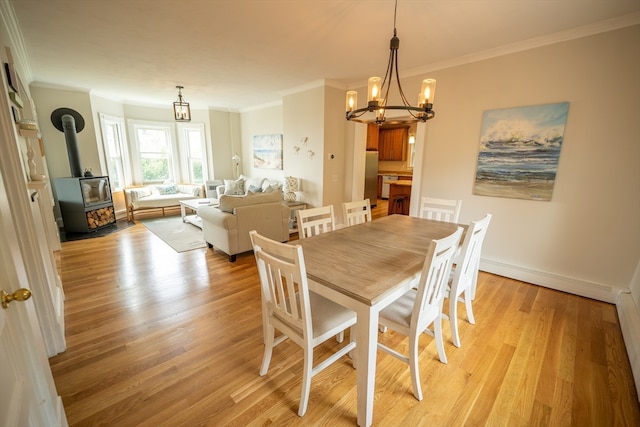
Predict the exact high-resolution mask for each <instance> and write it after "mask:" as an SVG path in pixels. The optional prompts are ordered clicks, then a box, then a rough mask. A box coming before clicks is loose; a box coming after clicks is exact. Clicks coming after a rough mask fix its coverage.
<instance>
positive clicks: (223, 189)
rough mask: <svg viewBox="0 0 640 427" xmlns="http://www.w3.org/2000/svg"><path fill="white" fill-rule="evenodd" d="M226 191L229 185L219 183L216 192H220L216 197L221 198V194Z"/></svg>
mask: <svg viewBox="0 0 640 427" xmlns="http://www.w3.org/2000/svg"><path fill="white" fill-rule="evenodd" d="M225 191H227V187H225V186H224V184H222V185H218V186H217V187H216V193H217V194H218V197H216V199H220V196H222V195H223V194H224V192H225Z"/></svg>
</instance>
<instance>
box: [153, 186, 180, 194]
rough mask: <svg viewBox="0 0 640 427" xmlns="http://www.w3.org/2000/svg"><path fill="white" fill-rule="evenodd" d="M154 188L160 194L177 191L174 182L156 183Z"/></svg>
mask: <svg viewBox="0 0 640 427" xmlns="http://www.w3.org/2000/svg"><path fill="white" fill-rule="evenodd" d="M156 188H157V189H158V194H160V195H161V196H162V195H165V194H177V193H178V187H177V186H176V185H175V184H166V185H156Z"/></svg>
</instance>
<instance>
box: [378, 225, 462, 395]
mask: <svg viewBox="0 0 640 427" xmlns="http://www.w3.org/2000/svg"><path fill="white" fill-rule="evenodd" d="M461 235H462V227H458V228H457V230H456V231H455V232H454V233H452V234H451V235H449V236H447V237H444V238H442V239H439V240H432V241H431V243H430V244H429V249H428V251H427V255H426V258H425V260H424V265H423V267H422V273H421V274H420V279H419V281H418V286H417V289H416V288H414V289H411V290H409V291H408V292H407V293H405V294H404V295H402V296H401V297H400V298H398V299H397V300H396V301H394V302H393V303H391V304H390V305H389V306H387V307H386V308H384V309H383V310H382V311H381V312H380V320H379V323H380V326H383V327H388V328H390V329H393V330H394V331H396V332H398V333H400V334H402V335H406V336H408V337H409V354H408V355H404V354H402V353H400V352H398V351H396V350H394V349H392V348H390V347H388V346H386V345H384V344H382V343H378V348H380V349H381V350H383V351H385V352H386V353H389V354H390V355H392V356H394V357H396V358H398V359H399V360H401V361H403V362H405V363H408V364H409V369H410V371H411V381H412V383H413V395H414V396H415V397H416V399H418V400H422V387H421V386H420V371H419V366H418V343H419V341H420V335H421V334H422V333H423V332H427V333H429V334H430V335H431V333H432V332H431V330H429V329H428V328H429V326H431V325H433V336H434V338H435V340H436V347H437V349H438V356H439V357H440V361H441V362H442V363H447V355H446V354H445V351H444V341H443V338H442V304H443V300H444V295H445V292H446V291H447V281H448V279H449V274H450V271H451V263H452V260H453V256H454V254H455V252H456V249H457V247H458V244H459V243H460V236H461Z"/></svg>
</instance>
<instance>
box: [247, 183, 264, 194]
mask: <svg viewBox="0 0 640 427" xmlns="http://www.w3.org/2000/svg"><path fill="white" fill-rule="evenodd" d="M249 193H262V187H258V186H255V185H250V186H249V188H248V189H247V194H249Z"/></svg>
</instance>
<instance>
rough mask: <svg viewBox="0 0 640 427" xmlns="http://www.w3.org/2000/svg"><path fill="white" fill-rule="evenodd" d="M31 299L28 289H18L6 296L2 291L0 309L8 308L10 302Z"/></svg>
mask: <svg viewBox="0 0 640 427" xmlns="http://www.w3.org/2000/svg"><path fill="white" fill-rule="evenodd" d="M30 297H31V291H30V290H29V289H25V288H20V289H18V290H17V291H15V292H14V293H12V294H8V293H6V292H5V291H4V289H3V290H0V300H1V301H2V308H9V303H10V302H11V301H26V300H28V299H29V298H30Z"/></svg>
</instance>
